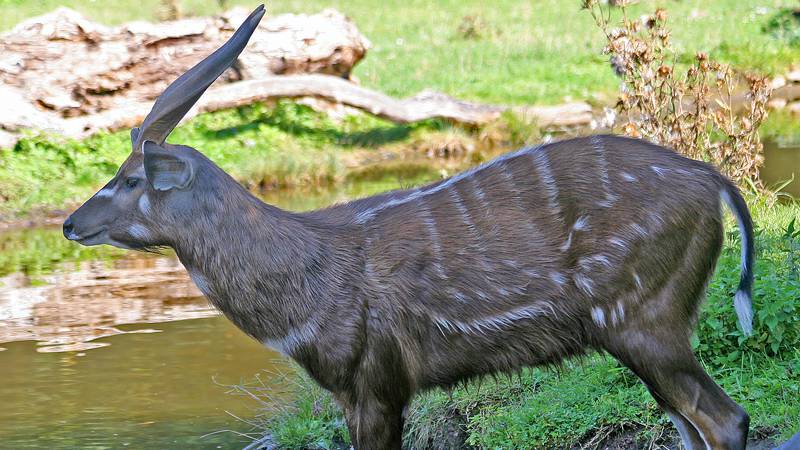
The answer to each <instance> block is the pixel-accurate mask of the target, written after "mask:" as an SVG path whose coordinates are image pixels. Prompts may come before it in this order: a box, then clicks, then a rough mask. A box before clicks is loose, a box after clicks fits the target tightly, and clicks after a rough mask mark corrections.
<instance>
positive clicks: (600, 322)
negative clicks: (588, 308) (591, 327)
mask: <svg viewBox="0 0 800 450" xmlns="http://www.w3.org/2000/svg"><path fill="white" fill-rule="evenodd" d="M592 320H593V321H594V323H595V324H597V326H598V327H605V326H606V313H605V312H603V308H601V307H599V306H595V307H594V308H592Z"/></svg>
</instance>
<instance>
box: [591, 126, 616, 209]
mask: <svg viewBox="0 0 800 450" xmlns="http://www.w3.org/2000/svg"><path fill="white" fill-rule="evenodd" d="M589 142H591V144H592V148H593V149H594V153H595V156H597V166H598V168H599V172H600V182H601V183H602V185H603V192H604V194H605V199H604V200H601V201H599V202H597V204H598V205H599V206H601V207H603V208H609V207H611V205H613V204H614V202H616V201H617V198H618V197H617V196H616V195H614V193H613V192H612V190H611V181H610V180H609V179H608V161H606V149H605V146H604V145H603V141H602V139H600V137H599V136H596V135H595V136H592V137H590V138H589Z"/></svg>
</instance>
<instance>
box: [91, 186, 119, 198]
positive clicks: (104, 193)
mask: <svg viewBox="0 0 800 450" xmlns="http://www.w3.org/2000/svg"><path fill="white" fill-rule="evenodd" d="M116 192H117V188H114V189H109V188H103V189H100V190H99V191H97V193H96V194H94V196H95V197H97V198H104V197H113V196H114V194H115V193H116Z"/></svg>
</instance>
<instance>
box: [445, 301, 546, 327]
mask: <svg viewBox="0 0 800 450" xmlns="http://www.w3.org/2000/svg"><path fill="white" fill-rule="evenodd" d="M555 314H556V312H555V308H553V305H552V304H551V303H550V302H542V304H541V305H529V306H523V307H520V308H516V309H513V310H511V311H508V312H504V313H501V314H498V315H496V316H492V317H486V318H482V319H475V320H470V321H461V320H451V319H445V318H443V317H436V318H435V319H434V323H435V325H436V327H437V328H439V331H440V332H441V333H442V334H447V333H469V334H483V333H486V332H487V331H502V330H503V329H504V328H506V327H509V326H511V325H514V324H515V323H516V322H518V321H521V320H526V319H534V318H536V317H541V316H545V315H555Z"/></svg>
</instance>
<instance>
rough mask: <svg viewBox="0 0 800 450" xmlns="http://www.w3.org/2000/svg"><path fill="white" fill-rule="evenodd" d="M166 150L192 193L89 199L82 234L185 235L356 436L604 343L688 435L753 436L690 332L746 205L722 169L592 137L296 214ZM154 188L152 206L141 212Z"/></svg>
mask: <svg viewBox="0 0 800 450" xmlns="http://www.w3.org/2000/svg"><path fill="white" fill-rule="evenodd" d="M165 147H166V149H168V150H169V151H171V152H173V153H174V154H175V155H177V156H179V157H180V158H183V159H185V160H187V161H190V162H191V165H192V167H193V170H194V178H195V179H194V181H193V182H192V184H191V185H190V186H189V187H187V188H185V189H171V190H161V191H159V190H155V189H153V188H152V186H149V185H145V186H143V187H139V188H137V189H138V190H134V191H132V192H131V193H130V194H126V195H130V196H133V197H131V198H128V197H125V198H119V199H118V198H116V196H115V197H113V198H110V199H96V200H92V201H90V202H87V205H85V206H84V207H82V208H81V209H82V210H83V209H84V208H86V210H85V211H89V212H88V213H87V212H81V210H79V211H78V212H76V213H75V215H74V216H73V219H72V222H71V223H70V227H71V228H70V232H74V233H77V234H80V232H79V229H81V228H82V229H89V228H91V227H95V228H96V227H97V226H99V225H97V224H96V223H95V224H89V223H90V222H91V221H92V220H93V216H96V215H99V214H100V211H101V210H102V211H107V214H109V215H111V216H113V220H112V219H108V218H106V219H102V220H105V221H106V222H107V224H106V225H104V226H106V227H107V228H108V230H109V231H108V237H109V239H111V240H113V241H114V242H122V243H125V245H127V246H130V247H134V248H135V247H151V246H170V247H172V248H174V249H175V251H176V252H177V254H178V257H179V258H180V259H181V261H182V262H183V263H184V265H185V266H186V267H187V269H188V270H189V271H190V273H191V274H192V275H193V277H194V278H195V281H196V282H198V285H199V286H200V288H201V289H202V290H203V291H204V293H205V294H206V295H207V296H208V298H209V299H210V300H211V302H212V303H213V304H214V305H216V306H217V307H218V308H219V309H220V310H221V311H222V312H223V313H224V314H225V315H226V316H227V317H228V318H229V319H231V320H232V321H233V322H234V323H235V324H236V325H237V326H238V327H239V328H241V329H242V330H243V331H244V332H246V333H247V334H249V335H250V336H252V337H254V338H255V339H257V340H259V341H261V342H265V343H267V344H270V345H274V346H276V347H278V348H279V349H281V350H282V351H284V352H285V353H286V354H287V355H288V356H290V357H292V358H293V359H294V360H296V361H297V362H298V363H299V364H300V365H301V366H302V367H303V368H304V369H306V370H307V371H308V373H309V374H310V375H311V376H312V377H313V378H314V379H315V380H316V381H317V382H319V383H320V385H322V386H323V387H324V388H326V389H328V390H330V391H331V392H333V394H334V396H335V398H336V399H337V401H338V402H339V403H340V405H341V406H342V407H343V408H344V411H345V416H346V418H347V424H348V427H349V429H350V436H351V438H352V439H353V443H354V445H355V447H356V448H358V449H390V448H394V449H398V448H400V446H401V435H402V428H403V409H404V408H405V407H406V405H407V404H408V402H409V401H410V399H411V398H412V396H413V395H414V394H415V393H417V392H420V391H422V390H425V389H430V388H434V387H440V386H442V387H448V386H452V385H454V384H455V383H458V382H460V381H463V380H466V379H471V378H474V377H480V376H482V375H486V374H495V373H502V372H514V371H518V370H519V369H520V368H523V367H530V366H536V365H542V364H554V363H558V362H559V361H561V360H563V359H564V358H566V357H570V356H573V355H578V354H582V353H584V352H586V351H591V350H605V351H607V352H609V353H610V354H612V355H613V356H614V357H616V358H617V359H619V360H620V361H621V362H622V363H623V364H625V365H626V366H628V367H630V368H631V369H632V370H633V371H634V372H635V373H636V374H637V375H638V376H639V377H640V378H641V379H642V380H643V381H644V383H645V384H646V385H647V386H648V388H649V389H650V391H651V392H652V393H653V396H654V397H655V398H656V400H657V401H658V403H659V405H661V406H662V407H663V408H664V409H665V411H667V412H668V413H670V414H671V417H672V419H673V421H675V422H676V425H678V426H679V428H682V435H683V438H684V442H685V443H686V444H687V445H688V446H693V447H692V448H695V449H697V448H706V444H708V445H709V446H710V447H711V448H714V449H717V448H719V449H743V448H744V443H745V441H746V437H747V429H748V416H747V414H746V413H745V412H744V410H742V409H741V408H740V407H739V406H738V405H736V403H734V402H733V401H732V400H731V399H730V398H728V397H727V396H726V395H725V393H724V392H723V391H722V390H721V389H720V388H719V387H718V386H717V385H716V384H715V383H714V382H713V381H712V380H711V379H710V378H709V376H708V375H707V374H706V373H705V372H704V371H703V369H702V367H701V366H700V365H699V363H698V362H697V360H696V359H695V357H694V355H693V354H692V351H691V348H690V345H689V338H690V336H691V333H692V330H693V327H694V325H695V322H696V320H697V312H698V308H699V306H700V304H701V302H702V299H703V296H704V292H705V287H706V285H707V283H708V281H709V279H710V277H711V275H712V273H713V270H714V266H715V264H716V260H717V257H718V255H719V252H720V248H721V245H722V239H723V229H722V219H721V208H720V193H721V192H723V191H724V192H727V193H728V195H730V196H732V197H733V198H734V201H735V202H738V203H737V205H740V204H743V202H741V197H740V196H739V194H738V192H737V191H736V188H735V187H733V186H732V185H731V184H730V182H728V181H727V180H726V179H725V178H724V177H722V176H721V175H720V174H719V173H718V172H716V171H715V170H714V169H713V168H711V167H710V166H708V165H706V164H704V163H701V162H697V161H693V160H689V159H686V158H683V157H681V156H679V155H677V154H676V153H674V152H672V151H670V150H667V149H664V148H662V147H658V146H655V145H652V144H649V143H646V142H643V141H638V140H632V139H627V138H620V137H614V136H593V137H590V138H581V139H572V140H567V141H562V142H557V143H553V144H548V145H545V146H541V147H537V148H533V149H527V150H522V151H519V152H516V153H514V154H511V155H507V156H504V157H502V158H501V159H499V160H496V161H493V162H490V163H488V164H486V165H484V166H482V167H481V168H478V169H474V170H472V171H470V172H468V173H467V174H462V175H458V176H456V177H455V178H454V179H451V180H442V181H440V182H438V183H434V184H432V185H429V186H425V187H421V188H417V189H411V190H404V191H395V192H389V193H386V194H382V195H378V196H375V197H370V198H365V199H360V200H355V201H352V202H349V203H345V204H342V205H336V206H332V207H330V208H327V209H323V210H319V211H313V212H309V213H300V214H295V213H289V212H285V211H281V210H279V209H277V208H274V207H272V206H269V205H265V204H263V203H262V202H260V201H259V200H258V199H256V198H255V197H253V196H252V195H250V194H249V193H248V192H247V191H246V190H245V189H244V188H242V187H241V186H239V185H238V184H237V183H236V182H235V181H234V180H232V179H231V178H230V177H229V176H227V175H226V174H225V173H224V172H222V171H221V170H220V169H219V168H218V167H216V166H215V165H214V164H213V163H211V162H210V161H209V160H208V159H206V158H205V157H203V156H202V155H201V154H200V153H198V152H196V151H195V150H193V149H190V148H188V147H181V146H165ZM145 158H147V156H145ZM141 160H142V157H141V154H137V153H134V155H133V156H132V159H131V160H129V161H128V162H127V163H126V165H124V166H123V168H122V169H121V170H120V174H118V176H117V177H116V178H115V180H116V181H115V180H112V182H111V183H109V186H112V187H113V186H115V185H117V184H120V183H121V182H122V181H120V180H125V179H126V177H127V176H128V175H127V174H129V173H133V172H134V171H136V170H140V169H139V168H140V167H141V164H142V163H141ZM120 195H121V194H120ZM142 195H147V196H148V204H149V205H150V209H149V211H148V214H144V213H142V212H141V211H135V210H134V211H131V209H132V208H131V206H130V205H133V204H135V203H136V199H138V198H139V197H141V196H142ZM100 201H107V202H110V204H101V203H98V202H100ZM115 202H118V203H119V205H122V206H119V208H120V209H119V210H115V209H114V208H115V206H114V205H116V203H115ZM89 203H92V205H89ZM123 209H124V210H125V212H124V213H121V212H119V211H122V210H123ZM744 211H745V212H744V213H741V211H739V213H741V214H744V216H743V218H744V219H743V223H745V224H747V225H749V216H748V215H747V214H746V208H745V210H744ZM90 216H91V217H90ZM100 220H101V219H96V220H95V222H96V221H100ZM106 222H104V223H106ZM131 224H137V225H138V226H139V227H140V228H138V229H139V230H140V231H141V230H142V229H144V230H146V231H147V233H145V234H146V237H144V238H143V237H142V236H141V234H142V233H139V234H140V235H138V236H132V235H131V234H130V231H129V230H130V229H131ZM73 229H74V230H73ZM75 230H77V231H75ZM745 231H746V230H745ZM65 233H66V228H65ZM748 237H749V238H750V242H752V235H749V236H748ZM748 264H749V266H748V267H749V269H750V270H752V264H751V263H750V262H748ZM743 279H744V278H743Z"/></svg>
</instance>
